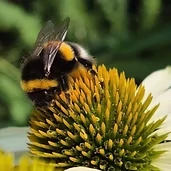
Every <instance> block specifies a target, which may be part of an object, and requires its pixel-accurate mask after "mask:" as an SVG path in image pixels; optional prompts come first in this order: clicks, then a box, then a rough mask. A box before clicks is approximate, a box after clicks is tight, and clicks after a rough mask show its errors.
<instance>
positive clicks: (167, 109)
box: [149, 89, 171, 140]
mask: <svg viewBox="0 0 171 171" xmlns="http://www.w3.org/2000/svg"><path fill="white" fill-rule="evenodd" d="M158 103H160V106H159V108H158V109H157V111H156V112H155V114H154V115H153V117H152V118H151V120H150V122H151V121H156V120H158V119H160V118H162V117H164V116H166V115H167V118H166V120H165V121H164V123H163V124H162V126H161V129H159V130H158V133H159V134H163V133H167V132H171V89H168V90H167V91H165V92H164V93H162V94H160V95H159V96H158V98H156V99H154V100H153V101H152V103H151V105H150V106H149V109H150V108H151V107H153V106H155V105H157V104H158ZM167 140H171V134H169V136H168V137H167Z"/></svg>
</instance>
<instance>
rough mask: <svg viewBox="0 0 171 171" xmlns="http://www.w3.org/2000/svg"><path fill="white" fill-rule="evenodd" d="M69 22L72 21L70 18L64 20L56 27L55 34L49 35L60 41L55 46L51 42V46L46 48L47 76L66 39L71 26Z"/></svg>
mask: <svg viewBox="0 0 171 171" xmlns="http://www.w3.org/2000/svg"><path fill="white" fill-rule="evenodd" d="M69 23H70V19H69V18H66V19H65V20H64V21H63V23H62V24H61V26H60V27H56V29H54V32H53V34H52V35H50V37H49V38H51V40H53V41H58V45H57V46H56V47H55V48H54V47H53V46H52V45H51V44H49V47H48V48H46V51H45V54H46V55H44V64H45V66H44V70H45V72H46V75H47V76H48V75H49V73H50V68H51V66H52V64H53V61H54V59H55V56H56V54H57V52H58V50H59V48H60V46H61V44H62V42H63V41H64V39H65V37H66V34H67V31H68V27H69ZM51 36H52V37H51Z"/></svg>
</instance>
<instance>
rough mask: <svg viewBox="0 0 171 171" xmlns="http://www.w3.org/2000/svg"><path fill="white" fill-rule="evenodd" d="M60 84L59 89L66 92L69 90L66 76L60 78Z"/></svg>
mask: <svg viewBox="0 0 171 171" xmlns="http://www.w3.org/2000/svg"><path fill="white" fill-rule="evenodd" d="M60 82H61V88H62V90H63V91H67V90H68V89H69V85H68V76H67V75H62V76H61V77H60Z"/></svg>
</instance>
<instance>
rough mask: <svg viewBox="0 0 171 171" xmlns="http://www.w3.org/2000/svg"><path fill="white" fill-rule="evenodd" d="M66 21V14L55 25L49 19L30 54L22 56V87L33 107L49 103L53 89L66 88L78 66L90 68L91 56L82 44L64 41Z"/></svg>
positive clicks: (92, 61)
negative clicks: (57, 25) (69, 77)
mask: <svg viewBox="0 0 171 171" xmlns="http://www.w3.org/2000/svg"><path fill="white" fill-rule="evenodd" d="M69 23H70V19H69V18H66V19H65V20H64V21H63V22H62V23H61V25H60V26H59V27H55V26H54V24H53V23H52V22H51V21H48V22H47V23H46V24H45V26H44V27H43V28H42V29H41V30H40V32H39V34H38V36H37V40H36V43H35V46H34V48H33V50H32V52H31V53H30V55H29V56H28V57H24V58H23V62H22V65H21V68H22V74H21V87H22V89H23V90H24V92H25V93H26V94H27V95H28V97H29V98H30V99H31V101H32V102H33V103H34V104H35V106H36V107H41V106H45V105H48V104H49V102H51V101H52V99H53V97H54V94H55V93H61V91H67V90H68V88H69V81H68V76H69V75H70V74H71V75H72V73H74V72H77V70H78V68H80V67H83V68H85V69H87V70H93V69H92V65H93V64H95V60H94V59H93V57H91V56H90V55H89V54H88V53H87V51H86V50H85V49H84V48H83V47H82V46H80V45H78V44H76V43H72V42H65V41H64V39H65V37H66V34H67V31H68V27H69Z"/></svg>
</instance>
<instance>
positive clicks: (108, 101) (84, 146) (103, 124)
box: [29, 65, 171, 171]
mask: <svg viewBox="0 0 171 171" xmlns="http://www.w3.org/2000/svg"><path fill="white" fill-rule="evenodd" d="M94 69H95V70H97V76H91V74H90V73H87V72H85V71H82V72H81V73H80V77H79V78H70V83H71V85H72V86H71V87H70V89H69V91H68V92H65V93H64V92H63V93H61V94H60V95H56V97H55V99H54V101H53V104H52V106H50V107H44V108H40V109H37V110H36V111H35V112H34V113H33V116H32V117H31V120H30V124H31V131H30V133H29V139H30V143H29V148H30V152H31V153H32V154H33V155H35V156H38V157H40V158H43V159H44V160H45V161H51V162H52V163H53V164H54V165H55V167H57V168H61V167H62V168H70V167H75V166H85V167H89V168H96V169H100V170H106V171H108V170H118V171H124V170H139V171H141V170H149V171H152V170H164V167H163V166H162V164H161V163H160V162H158V161H160V160H162V159H163V158H165V159H166V158H167V159H168V160H169V156H171V143H169V142H168V135H169V131H168V130H167V131H163V129H162V128H161V126H162V124H163V123H164V122H165V119H166V116H164V117H161V118H159V119H157V120H151V118H153V116H154V115H155V112H156V110H157V109H158V107H159V104H157V105H154V106H153V107H151V108H149V105H150V103H151V101H152V95H151V94H149V95H148V96H147V97H146V98H145V99H144V94H145V89H144V87H143V86H142V85H140V86H139V87H137V85H136V84H135V81H134V79H126V78H125V74H124V73H121V74H119V73H118V71H117V69H110V70H107V69H106V68H105V66H104V65H102V66H99V67H98V68H97V69H96V68H94ZM162 116H163V114H162ZM161 132H162V133H161ZM169 136H170V135H169ZM156 161H157V162H156Z"/></svg>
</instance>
